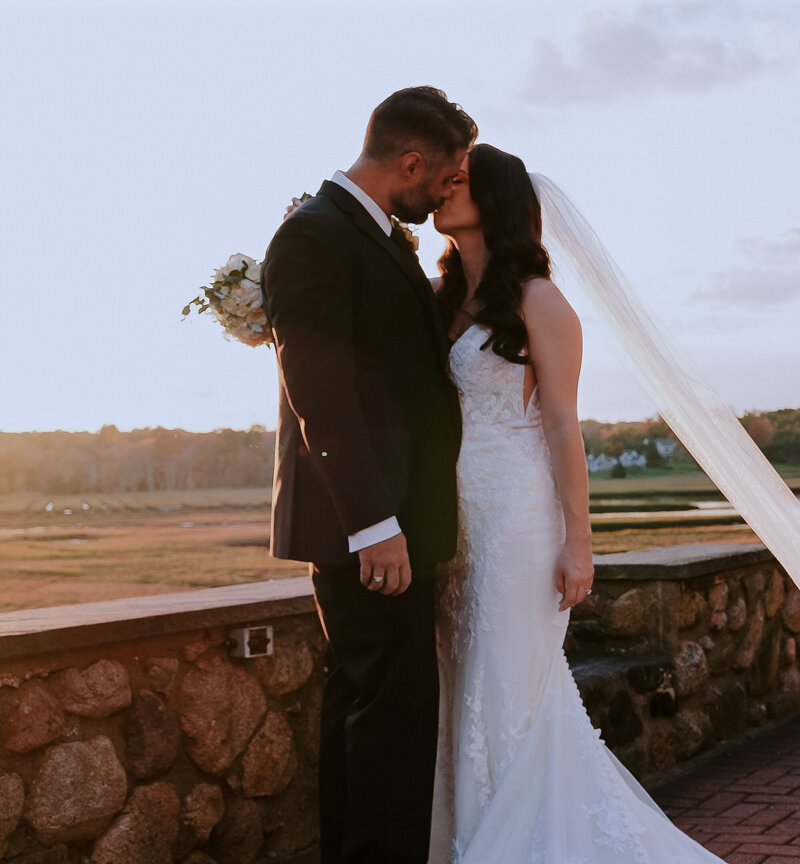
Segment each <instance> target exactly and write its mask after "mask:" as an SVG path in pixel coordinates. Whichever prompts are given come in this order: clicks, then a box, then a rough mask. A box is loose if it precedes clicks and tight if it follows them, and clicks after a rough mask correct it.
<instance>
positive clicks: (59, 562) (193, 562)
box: [0, 475, 800, 612]
mask: <svg viewBox="0 0 800 864" xmlns="http://www.w3.org/2000/svg"><path fill="white" fill-rule="evenodd" d="M787 479H789V480H790V483H791V485H793V486H795V485H797V484H800V477H797V476H794V477H791V478H787ZM591 485H592V493H593V495H595V496H603V497H605V496H610V497H611V498H614V497H620V496H630V497H631V499H632V500H633V499H634V498H635V499H636V500H638V501H641V500H642V499H643V498H647V497H648V496H649V497H651V498H653V500H658V499H659V497H660V496H663V495H667V496H668V495H669V494H670V493H673V494H675V493H678V494H683V495H686V494H688V493H696V494H697V496H698V497H699V498H702V497H703V496H704V495H706V494H707V493H709V492H711V491H712V490H713V488H714V487H713V486H712V485H711V484H710V482H709V481H708V480H707V479H706V478H705V477H703V476H702V475H680V476H665V477H629V478H625V479H621V480H593V481H592V484H591ZM631 509H634V510H635V509H636V508H635V505H634V506H632V508H631ZM622 515H623V517H624V514H622ZM675 516H676V517H678V518H677V521H676V522H675V524H674V525H670V526H669V527H648V522H649V521H650V522H653V523H655V522H656V521H659V520H661V522H660V524H662V525H663V514H660V515H659V514H657V513H656V514H652V515H651V514H641V515H640V516H637V517H636V525H635V527H633V528H625V529H624V530H612V531H608V530H604V531H597V532H596V533H595V535H594V550H595V552H598V553H605V552H624V551H627V550H630V549H642V548H647V547H651V546H670V545H675V544H682V543H754V542H757V538H756V536H755V535H754V534H753V532H752V531H751V530H750V528H748V527H747V526H746V525H724V524H721V525H710V526H699V525H695V526H693V525H692V524H691V523H690V522H689V521H687V520H682V519H680V516H679V514H675ZM594 518H595V520H596V522H597V523H598V527H599V523H600V521H601V520H602V519H607V518H609V517H607V516H605V515H601V514H598V515H597V516H595V517H594ZM611 518H613V517H611ZM268 535H269V491H268V490H266V489H213V490H196V491H190V492H174V493H166V492H155V493H135V494H126V495H85V496H77V495H60V496H54V497H49V498H48V497H46V496H41V495H4V496H0V612H2V611H10V610H13V609H23V608H35V607H40V606H57V605H63V604H71V603H85V602H91V601H95V600H111V599H117V598H124V597H132V596H138V595H142V594H162V593H169V592H173V591H185V590H191V589H195V588H210V587H215V586H219V585H229V584H235V583H240V582H254V581H260V580H264V579H277V578H281V577H284V576H290V575H292V576H294V575H298V574H300V573H304V572H306V567H305V565H304V564H298V563H294V562H287V561H277V560H275V559H273V558H271V557H270V556H269V554H268V552H267V540H268Z"/></svg>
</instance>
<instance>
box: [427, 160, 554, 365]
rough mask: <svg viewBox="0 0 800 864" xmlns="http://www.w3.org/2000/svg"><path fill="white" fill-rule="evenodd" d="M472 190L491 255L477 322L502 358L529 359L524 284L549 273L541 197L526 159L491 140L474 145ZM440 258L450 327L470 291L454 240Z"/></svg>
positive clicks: (478, 294) (441, 294) (477, 295)
mask: <svg viewBox="0 0 800 864" xmlns="http://www.w3.org/2000/svg"><path fill="white" fill-rule="evenodd" d="M469 191H470V197H471V198H472V200H473V201H474V202H475V205H476V207H477V208H478V212H479V213H480V219H481V228H482V230H483V239H484V242H485V243H486V246H487V248H488V250H489V254H490V256H491V257H490V258H489V264H488V265H487V267H486V270H485V271H484V273H483V276H482V277H481V281H480V283H479V285H478V288H477V291H476V292H475V298H476V299H477V300H478V301H480V307H481V308H480V312H478V314H477V315H476V316H475V323H476V324H483V325H484V326H485V327H487V328H488V329H489V331H490V333H489V338H488V339H487V340H486V342H485V343H484V344H483V345H482V346H481V348H487V347H489V346H490V345H491V347H492V350H493V351H494V353H495V354H498V355H499V356H500V357H502V358H503V359H505V360H508V361H509V362H511V363H523V364H527V363H528V362H529V361H528V358H527V356H525V355H524V354H523V353H522V351H523V349H524V347H525V344H526V342H527V339H528V334H527V331H526V329H525V322H524V321H523V320H522V317H521V315H520V312H519V309H520V302H521V299H522V284H523V282H525V281H526V280H527V279H530V278H532V277H536V276H540V277H544V278H546V279H549V278H550V257H549V256H548V254H547V250H546V249H545V248H544V246H542V242H541V240H542V210H541V207H540V206H539V200H538V198H537V197H536V193H535V192H534V191H533V186H532V185H531V181H530V178H529V177H528V172H527V171H526V170H525V165H524V163H523V162H522V160H521V159H519V158H518V157H517V156H512V155H511V154H510V153H505V152H504V151H502V150H498V149H497V148H496V147H492V146H491V145H490V144H477V145H476V146H475V147H473V148H472V150H470V151H469ZM438 263H439V272H440V273H441V274H442V287H441V288H440V290H439V295H438V296H439V303H440V306H441V311H442V316H443V318H444V322H445V326H446V327H447V328H448V330H449V328H450V327H451V325H452V323H453V317H454V315H455V313H456V311H457V310H458V308H459V307H460V306H461V304H462V303H463V302H464V298H465V296H466V293H467V282H466V279H465V277H464V269H463V267H462V264H461V256H460V255H459V252H458V249H456V247H455V245H454V244H453V241H452V240H448V243H447V248H446V249H445V251H444V254H443V255H442V257H441V258H440V259H439V262H438Z"/></svg>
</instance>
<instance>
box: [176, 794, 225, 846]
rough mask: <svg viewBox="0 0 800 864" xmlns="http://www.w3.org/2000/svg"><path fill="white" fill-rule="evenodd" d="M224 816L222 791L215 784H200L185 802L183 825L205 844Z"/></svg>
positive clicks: (182, 815)
mask: <svg viewBox="0 0 800 864" xmlns="http://www.w3.org/2000/svg"><path fill="white" fill-rule="evenodd" d="M224 815H225V801H224V799H223V797H222V789H220V788H219V786H217V785H215V784H214V783H198V784H197V785H196V786H195V787H194V788H193V789H192V791H191V792H190V793H189V794H188V795H187V796H186V798H184V800H183V807H182V808H181V818H182V821H183V824H184V825H186V826H188V827H189V828H190V829H191V831H192V834H194V836H195V837H197V839H198V840H201V841H202V842H203V843H205V841H206V840H208V838H209V837H210V836H211V832H212V831H213V830H214V828H215V827H216V826H217V825H218V824H219V821H220V819H222V817H223V816H224Z"/></svg>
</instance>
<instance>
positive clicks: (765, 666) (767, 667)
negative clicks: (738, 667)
mask: <svg viewBox="0 0 800 864" xmlns="http://www.w3.org/2000/svg"><path fill="white" fill-rule="evenodd" d="M780 665H781V625H780V621H778V620H777V619H773V620H772V621H768V622H767V624H766V626H765V627H764V632H763V635H762V637H761V642H760V644H759V646H758V650H757V651H756V656H755V658H754V660H753V663H752V665H751V666H750V668H749V669H748V671H747V686H748V690H749V693H750V695H751V696H756V697H757V696H764V695H766V694H767V693H769V692H770V691H771V690H772V689H773V688H774V687H775V686H776V685H777V683H778V672H779V670H780Z"/></svg>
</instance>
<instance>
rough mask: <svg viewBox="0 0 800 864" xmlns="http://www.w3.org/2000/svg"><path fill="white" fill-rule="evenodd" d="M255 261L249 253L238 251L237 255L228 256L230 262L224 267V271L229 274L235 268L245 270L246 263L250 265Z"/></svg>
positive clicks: (224, 273)
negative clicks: (244, 253)
mask: <svg viewBox="0 0 800 864" xmlns="http://www.w3.org/2000/svg"><path fill="white" fill-rule="evenodd" d="M255 263H256V262H255V260H254V259H253V258H251V257H250V256H249V255H243V254H242V253H241V252H237V253H236V254H235V255H231V257H230V258H228V263H227V264H226V265H225V266H224V267H223V268H222V273H223V275H224V276H227V275H228V274H230V273H231V272H232V271H234V270H244V269H245V265H247V266H248V267H249V266H250V265H251V264H255Z"/></svg>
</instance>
